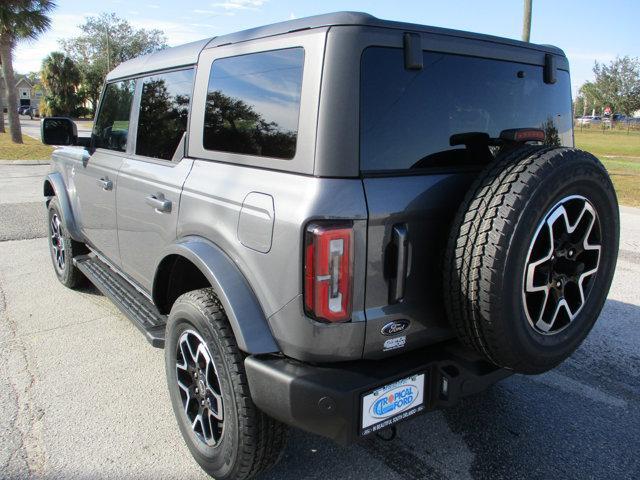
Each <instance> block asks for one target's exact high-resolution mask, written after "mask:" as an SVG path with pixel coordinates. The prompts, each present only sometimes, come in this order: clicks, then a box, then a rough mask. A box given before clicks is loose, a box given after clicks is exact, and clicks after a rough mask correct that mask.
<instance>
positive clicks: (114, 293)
mask: <svg viewBox="0 0 640 480" xmlns="http://www.w3.org/2000/svg"><path fill="white" fill-rule="evenodd" d="M73 263H74V264H75V265H76V266H77V267H78V269H80V271H81V272H82V273H83V274H84V275H85V276H86V277H87V278H88V279H89V280H90V281H91V283H93V284H94V285H95V286H96V288H97V289H98V290H100V291H101V292H102V293H103V294H104V295H105V296H107V297H109V299H110V300H111V301H112V302H113V303H114V304H115V305H116V306H117V307H118V308H119V309H120V310H121V311H122V313H124V314H125V315H126V316H127V318H129V320H131V321H132V322H133V324H134V325H135V326H136V327H138V328H139V329H140V331H141V332H142V333H144V335H145V337H146V338H147V340H148V341H149V343H151V345H153V346H154V347H157V348H164V335H165V326H166V324H167V316H166V315H162V314H161V313H160V312H158V309H157V308H156V307H155V306H154V305H153V304H152V303H151V302H150V301H149V300H148V299H147V297H145V296H144V295H143V294H142V293H140V292H139V291H138V290H136V289H135V288H134V287H133V286H132V285H131V284H130V283H129V282H127V281H126V280H125V279H124V278H122V277H121V276H120V275H119V274H118V273H116V272H115V271H113V270H112V269H111V268H110V267H109V266H108V265H107V264H106V263H105V262H103V261H102V260H100V259H99V258H98V257H97V256H96V255H95V254H89V255H81V256H78V257H76V258H74V259H73Z"/></svg>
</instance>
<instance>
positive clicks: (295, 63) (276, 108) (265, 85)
mask: <svg viewBox="0 0 640 480" xmlns="http://www.w3.org/2000/svg"><path fill="white" fill-rule="evenodd" d="M303 66H304V49H303V48H300V47H297V48H289V49H284V50H273V51H269V52H260V53H252V54H248V55H241V56H238V57H229V58H223V59H219V60H216V61H214V62H213V65H211V73H210V76H209V87H208V91H207V104H206V107H205V117H204V137H203V144H204V148H206V149H207V150H219V151H223V152H232V153H242V154H248V155H258V156H262V157H275V158H283V159H291V158H293V157H294V155H295V153H296V140H297V136H298V115H299V112H300V92H301V90H302V70H303Z"/></svg>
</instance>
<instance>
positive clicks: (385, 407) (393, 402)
mask: <svg viewBox="0 0 640 480" xmlns="http://www.w3.org/2000/svg"><path fill="white" fill-rule="evenodd" d="M416 398H418V387H417V386H416V385H413V384H410V383H405V384H403V385H400V386H398V387H396V388H394V389H393V390H390V391H388V392H386V393H385V394H384V396H382V397H380V398H379V399H378V400H376V401H375V402H373V404H372V405H371V407H370V408H369V414H370V415H371V416H372V417H374V418H386V417H388V416H390V415H395V414H396V413H400V412H402V411H403V410H406V409H407V408H409V407H410V406H411V405H412V404H413V402H415V400H416Z"/></svg>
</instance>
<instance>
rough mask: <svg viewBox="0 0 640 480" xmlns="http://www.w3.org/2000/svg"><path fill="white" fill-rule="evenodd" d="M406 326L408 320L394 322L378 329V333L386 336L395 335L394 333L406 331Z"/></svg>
mask: <svg viewBox="0 0 640 480" xmlns="http://www.w3.org/2000/svg"><path fill="white" fill-rule="evenodd" d="M408 326H409V320H404V319H403V320H394V321H393V322H389V323H387V324H386V325H385V326H384V327H382V329H380V333H381V334H382V335H386V336H389V335H395V334H396V333H400V332H402V331H404V330H406V329H407V327H408Z"/></svg>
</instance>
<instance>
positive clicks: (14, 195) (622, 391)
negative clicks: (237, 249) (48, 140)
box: [0, 164, 640, 480]
mask: <svg viewBox="0 0 640 480" xmlns="http://www.w3.org/2000/svg"><path fill="white" fill-rule="evenodd" d="M47 170H48V167H47V166H16V165H2V164H0V478H6V479H14V478H43V479H54V478H56V479H58V478H65V479H72V478H73V479H85V478H109V479H110V478H141V479H142V478H145V479H146V478H163V479H164V478H181V479H186V478H189V479H190V478H208V477H206V476H205V475H204V474H203V473H202V472H201V471H200V469H199V467H198V466H197V464H196V463H195V461H193V460H192V458H191V456H190V455H189V452H188V451H187V448H186V447H185V445H184V444H183V442H182V439H181V437H180V434H179V432H178V429H177V427H176V424H175V421H174V418H173V413H172V411H171V407H170V404H169V398H168V395H167V391H166V384H165V376H164V364H163V352H162V351H161V350H157V349H154V348H152V347H151V346H150V345H149V344H148V343H147V342H146V341H145V340H144V338H143V336H142V335H141V334H140V333H139V331H138V330H137V329H136V328H135V327H134V326H133V325H132V324H131V323H130V322H129V321H128V320H127V319H126V318H124V317H123V316H122V315H121V314H120V313H119V311H118V310H117V309H116V307H114V306H113V305H112V304H111V303H110V302H109V301H108V300H107V299H106V298H105V297H103V296H102V295H101V294H99V293H98V292H97V291H96V290H95V289H93V288H87V289H85V290H83V291H80V292H74V291H70V290H67V289H65V288H64V287H62V285H60V284H59V283H58V282H57V280H56V278H55V275H54V273H53V270H52V268H51V266H50V260H49V252H48V246H47V241H46V239H45V238H44V235H45V220H44V218H45V211H44V208H43V204H42V202H41V197H40V195H41V179H42V176H43V175H44V174H45V172H46V171H47ZM639 453H640V209H630V208H623V209H622V243H621V252H620V257H619V262H618V268H617V272H616V277H615V280H614V285H613V287H612V290H611V292H610V295H609V300H608V301H607V304H606V306H605V309H604V311H603V314H602V316H601V318H600V320H599V321H598V323H597V324H596V326H595V328H594V330H593V332H592V333H591V335H590V336H589V337H588V339H587V340H586V342H585V343H584V344H583V345H582V346H581V347H580V348H579V350H578V351H577V352H576V353H575V354H574V355H573V357H572V358H571V359H569V360H568V361H567V362H565V363H564V364H563V365H562V366H561V367H559V368H558V369H556V370H554V371H552V372H549V373H547V374H544V375H540V376H536V377H525V376H514V377H511V378H509V379H507V380H505V381H503V382H502V383H500V384H498V385H496V386H494V387H493V388H491V389H490V390H488V391H486V392H484V393H482V394H479V395H477V396H474V397H471V398H468V399H467V400H465V401H463V402H462V403H461V404H459V405H458V406H456V407H454V408H451V409H449V410H446V411H440V412H435V413H429V414H426V415H423V416H421V417H419V418H416V419H414V420H412V421H409V422H406V423H404V424H401V425H400V426H399V428H398V437H397V438H396V439H395V440H394V441H392V442H384V441H382V440H378V439H376V438H373V439H368V440H365V441H362V442H361V443H359V444H357V445H354V446H351V447H348V448H342V447H338V446H336V445H334V444H333V443H331V442H330V441H327V440H324V439H322V438H319V437H316V436H313V435H310V434H306V433H303V432H300V431H295V430H294V431H292V433H291V438H290V441H289V445H288V448H287V450H286V452H285V455H284V457H283V459H282V461H281V462H280V464H279V465H278V466H277V467H275V469H273V470H272V471H270V472H269V473H268V474H266V475H265V476H264V477H263V478H268V479H327V478H340V479H342V478H349V479H359V478H376V479H396V478H398V479H485V478H491V479H494V478H495V479H521V478H522V479H525V478H526V479H550V478H563V479H581V480H582V479H637V478H638V477H640V455H639Z"/></svg>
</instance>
